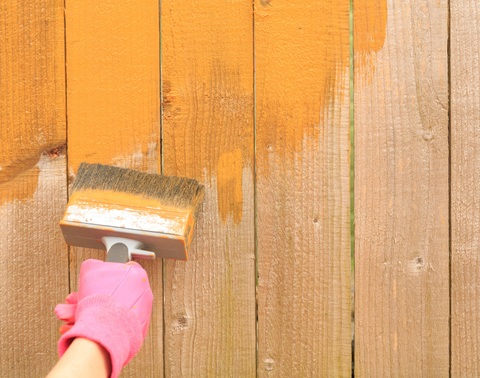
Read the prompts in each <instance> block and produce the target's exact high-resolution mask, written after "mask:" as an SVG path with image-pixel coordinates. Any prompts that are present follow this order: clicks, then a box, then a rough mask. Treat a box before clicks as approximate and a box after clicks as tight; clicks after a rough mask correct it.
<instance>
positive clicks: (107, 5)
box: [66, 0, 163, 378]
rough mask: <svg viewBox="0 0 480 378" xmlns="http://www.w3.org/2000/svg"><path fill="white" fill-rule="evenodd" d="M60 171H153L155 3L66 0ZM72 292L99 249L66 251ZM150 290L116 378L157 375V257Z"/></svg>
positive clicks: (150, 268) (156, 137)
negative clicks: (134, 348) (84, 167)
mask: <svg viewBox="0 0 480 378" xmlns="http://www.w3.org/2000/svg"><path fill="white" fill-rule="evenodd" d="M66 40H67V44H66V49H67V114H68V168H69V173H70V180H71V181H73V178H74V177H75V173H76V171H77V169H78V166H79V165H80V163H81V162H83V161H87V162H89V163H102V164H112V165H116V166H121V167H126V168H132V169H137V170H141V171H147V172H152V173H158V172H159V164H158V161H159V148H160V143H159V142H160V62H159V56H160V47H159V46H160V40H159V8H158V1H157V0H147V1H143V2H142V3H141V4H140V3H138V2H129V1H121V2H119V1H115V0H85V1H70V0H68V1H67V3H66ZM72 250H73V253H72V261H71V280H72V290H76V289H77V284H78V283H77V279H78V273H79V269H80V264H81V263H82V262H83V261H84V260H85V259H87V258H97V259H104V258H105V252H104V251H95V250H87V249H83V248H72ZM141 264H142V265H143V266H144V267H145V269H146V270H147V272H148V277H149V280H150V283H151V286H152V291H153V295H154V298H155V300H154V309H153V313H152V320H151V323H150V329H149V334H148V336H147V338H146V340H145V343H144V346H143V347H142V349H141V350H140V352H139V354H138V355H137V356H136V357H135V358H134V360H132V362H131V363H130V364H129V365H128V366H127V367H126V368H125V369H124V371H123V372H122V376H123V377H142V378H143V377H159V376H161V375H162V374H163V276H162V262H161V260H156V261H153V262H146V263H144V262H142V263H141Z"/></svg>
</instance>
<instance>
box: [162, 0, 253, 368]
mask: <svg viewBox="0 0 480 378" xmlns="http://www.w3.org/2000/svg"><path fill="white" fill-rule="evenodd" d="M252 22H253V12H252V3H251V1H233V0H228V1H220V0H194V1H190V2H185V1H179V0H165V1H163V2H162V49H163V51H162V72H163V104H164V108H163V109H164V113H163V114H164V118H163V154H164V155H163V158H164V173H165V174H167V175H178V176H187V177H194V178H196V179H198V180H200V181H202V182H203V183H204V184H205V187H206V191H205V200H204V204H203V211H202V214H201V215H200V218H199V221H198V225H197V228H196V231H195V235H194V237H193V242H192V245H191V247H190V251H189V261H188V262H174V261H167V262H166V277H165V372H166V376H167V377H179V376H185V377H190V376H194V377H232V376H236V377H254V376H255V254H254V197H253V193H254V190H253V153H254V149H253V147H254V134H253V25H252Z"/></svg>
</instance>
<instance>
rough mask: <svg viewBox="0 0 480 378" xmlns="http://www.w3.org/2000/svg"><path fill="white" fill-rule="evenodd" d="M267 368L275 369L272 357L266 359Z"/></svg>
mask: <svg viewBox="0 0 480 378" xmlns="http://www.w3.org/2000/svg"><path fill="white" fill-rule="evenodd" d="M265 369H266V370H268V371H272V370H273V360H272V359H271V358H267V359H266V360H265Z"/></svg>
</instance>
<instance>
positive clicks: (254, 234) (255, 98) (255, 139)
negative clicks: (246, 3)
mask: <svg viewBox="0 0 480 378" xmlns="http://www.w3.org/2000/svg"><path fill="white" fill-rule="evenodd" d="M252 44H253V60H252V64H253V240H254V254H255V287H254V292H253V294H254V295H255V377H257V378H258V296H257V288H258V240H257V229H258V227H257V225H258V218H257V216H258V213H257V87H256V72H255V0H252Z"/></svg>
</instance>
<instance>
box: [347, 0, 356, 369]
mask: <svg viewBox="0 0 480 378" xmlns="http://www.w3.org/2000/svg"><path fill="white" fill-rule="evenodd" d="M348 23H349V29H350V30H349V33H348V34H349V35H348V42H349V55H350V62H349V63H350V67H349V84H350V107H349V108H350V130H349V132H350V269H351V271H350V273H351V275H352V279H351V280H352V281H353V285H352V287H351V290H350V296H351V297H350V300H351V301H352V302H353V309H352V308H350V311H351V320H350V321H351V323H352V348H351V351H352V352H351V353H352V356H351V362H352V377H355V303H356V302H355V243H354V241H355V223H354V219H355V217H354V214H355V213H354V205H355V183H354V180H355V174H354V169H355V165H354V164H355V149H354V140H355V135H354V127H355V124H354V102H353V101H354V77H353V72H354V56H353V1H352V0H350V6H349V22H348Z"/></svg>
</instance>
